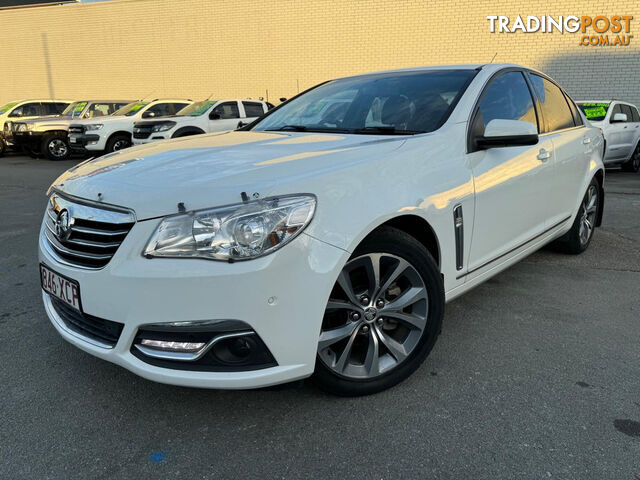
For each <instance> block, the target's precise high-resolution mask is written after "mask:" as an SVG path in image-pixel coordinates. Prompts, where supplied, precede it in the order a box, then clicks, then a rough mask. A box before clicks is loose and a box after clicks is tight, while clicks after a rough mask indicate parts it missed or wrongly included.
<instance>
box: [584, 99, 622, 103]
mask: <svg viewBox="0 0 640 480" xmlns="http://www.w3.org/2000/svg"><path fill="white" fill-rule="evenodd" d="M618 101H619V100H602V99H601V100H590V99H587V100H576V103H613V102H618Z"/></svg>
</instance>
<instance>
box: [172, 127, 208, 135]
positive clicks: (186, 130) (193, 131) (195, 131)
mask: <svg viewBox="0 0 640 480" xmlns="http://www.w3.org/2000/svg"><path fill="white" fill-rule="evenodd" d="M202 133H205V131H204V130H202V129H201V128H199V127H193V126H190V127H181V128H179V129H178V130H176V131H175V132H174V133H173V135H171V138H179V137H186V136H189V135H200V134H202Z"/></svg>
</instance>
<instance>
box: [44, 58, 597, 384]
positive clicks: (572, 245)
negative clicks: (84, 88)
mask: <svg viewBox="0 0 640 480" xmlns="http://www.w3.org/2000/svg"><path fill="white" fill-rule="evenodd" d="M602 153H603V145H602V135H601V134H600V131H599V129H597V128H594V127H591V126H589V125H588V124H587V122H586V121H585V119H584V118H583V116H582V114H581V113H580V111H579V110H578V108H576V105H575V103H574V102H573V101H572V100H571V98H569V96H568V95H567V94H566V92H565V91H564V90H563V89H562V88H561V87H560V86H558V85H557V84H556V83H555V82H554V81H553V80H552V79H550V78H549V77H547V76H546V75H544V74H542V73H540V72H537V71H533V70H530V69H527V68H524V67H519V66H516V65H495V64H494V65H482V66H481V65H469V66H467V65H464V66H460V65H456V66H444V67H429V68H417V69H410V70H400V71H391V72H383V73H374V74H369V75H360V76H355V77H349V78H342V79H338V80H333V81H330V82H326V83H323V84H321V85H319V86H317V87H315V88H312V89H310V90H308V91H306V92H304V93H302V94H300V95H299V96H297V97H295V98H292V99H291V100H289V101H288V102H286V103H284V104H282V105H281V106H279V107H278V108H275V109H273V110H271V111H270V112H268V113H267V114H266V115H265V116H264V117H262V118H261V119H259V120H256V121H255V122H253V123H252V124H250V125H248V126H247V127H245V128H244V129H243V130H241V131H235V132H225V133H216V134H209V135H200V136H196V137H187V138H179V139H175V140H170V141H167V142H161V143H156V144H149V145H145V146H140V147H134V148H131V149H127V150H125V151H122V152H116V153H113V154H110V155H106V156H103V157H101V158H98V159H95V160H90V161H87V162H85V163H82V164H80V165H78V166H76V167H74V168H72V169H70V170H69V171H67V172H66V173H64V174H63V175H62V176H60V178H58V179H57V180H56V181H55V182H54V183H53V185H52V186H51V188H50V191H49V203H48V208H47V211H46V213H45V215H44V221H43V223H42V229H41V235H40V242H39V250H40V262H41V265H40V273H41V281H42V288H43V293H42V295H43V300H44V306H45V310H46V312H47V315H48V316H49V319H50V320H51V322H52V324H53V325H54V327H55V328H56V329H57V330H58V332H59V333H60V335H62V336H63V337H64V338H65V339H66V340H68V341H69V342H71V343H72V344H74V345H76V346H77V347H79V348H81V349H83V350H85V351H87V352H89V353H91V354H92V355H95V356H97V357H100V358H103V359H105V360H108V361H111V362H114V363H116V364H118V365H121V366H123V367H125V368H127V369H129V370H131V371H133V372H135V373H137V374H139V375H141V376H143V377H145V378H148V379H151V380H155V381H159V382H165V383H171V384H176V385H186V386H196V387H208V388H252V387H262V386H267V385H273V384H277V383H282V382H288V381H291V380H295V379H300V378H304V377H309V376H313V379H314V380H315V382H316V384H317V385H319V386H320V387H321V388H323V389H325V390H328V391H330V392H333V393H336V394H341V395H363V394H370V393H374V392H378V391H380V390H383V389H385V388H389V387H391V386H393V385H395V384H397V383H398V382H400V381H402V380H403V379H405V378H407V377H408V376H409V375H410V374H411V373H412V372H414V371H415V370H416V369H417V368H418V367H419V366H420V364H421V363H422V362H423V360H424V359H425V358H426V357H427V355H428V354H429V352H430V351H431V349H432V348H433V345H434V343H435V341H436V338H437V337H438V334H439V333H440V330H441V327H442V320H443V315H444V306H445V303H446V302H447V301H449V300H451V299H453V298H455V297H457V296H458V295H460V294H462V293H464V292H466V291H467V290H469V289H471V288H473V287H474V286H476V285H478V284H479V283H481V282H483V281H485V280H487V279H488V278H490V277H491V276H493V275H495V274H496V273H498V272H500V271H501V270H504V269H505V268H507V267H508V266H510V265H512V264H514V263H515V262H517V261H519V260H520V259H522V258H524V257H526V256H527V255H529V254H531V253H532V252H534V251H535V250H537V249H539V248H540V247H542V246H543V245H546V244H548V243H549V242H552V241H553V242H555V243H556V244H557V246H558V248H561V249H563V250H564V251H566V252H568V253H573V254H576V253H580V252H582V251H584V250H585V249H586V248H587V247H588V245H589V242H590V241H591V238H592V235H593V232H594V228H595V227H596V226H598V225H599V224H600V221H601V218H602V208H603V200H604V192H603V180H604V167H603V164H602V158H601V157H602Z"/></svg>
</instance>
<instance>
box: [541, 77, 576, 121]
mask: <svg viewBox="0 0 640 480" xmlns="http://www.w3.org/2000/svg"><path fill="white" fill-rule="evenodd" d="M531 81H532V83H533V88H534V90H535V91H536V94H537V95H538V98H539V99H540V104H541V105H542V116H543V117H544V121H545V124H546V127H547V128H546V131H548V132H555V131H556V130H562V129H564V128H571V127H573V126H575V125H574V123H573V115H572V114H571V110H570V109H569V105H568V104H567V100H566V98H564V94H563V93H562V90H560V88H558V86H557V85H555V84H554V83H552V82H550V81H549V80H547V79H546V78H542V77H541V76H540V75H536V74H535V73H532V74H531Z"/></svg>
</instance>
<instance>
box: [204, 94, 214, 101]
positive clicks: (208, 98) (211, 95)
mask: <svg viewBox="0 0 640 480" xmlns="http://www.w3.org/2000/svg"><path fill="white" fill-rule="evenodd" d="M211 97H213V92H211V94H210V95H209V96H208V97H207V100H211ZM207 100H205V102H206V101H207Z"/></svg>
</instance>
